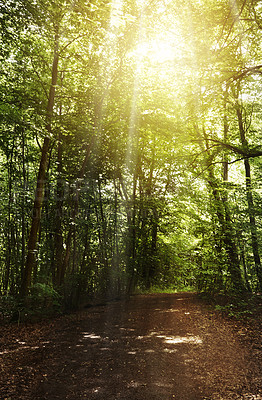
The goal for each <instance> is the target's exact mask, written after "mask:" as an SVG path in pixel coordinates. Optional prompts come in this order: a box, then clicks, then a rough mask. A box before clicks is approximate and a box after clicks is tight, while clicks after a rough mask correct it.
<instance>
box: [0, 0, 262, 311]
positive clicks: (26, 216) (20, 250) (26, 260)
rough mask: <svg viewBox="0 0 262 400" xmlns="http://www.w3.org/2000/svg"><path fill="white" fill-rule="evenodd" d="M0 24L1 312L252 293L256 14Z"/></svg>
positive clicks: (33, 7)
mask: <svg viewBox="0 0 262 400" xmlns="http://www.w3.org/2000/svg"><path fill="white" fill-rule="evenodd" d="M0 23H1V36H0V47H1V49H0V57H1V75H0V115H1V118H0V132H1V135H0V162H1V169H0V181H1V203H0V231H1V234H0V293H1V297H2V301H3V303H4V304H5V307H7V304H11V303H12V304H13V303H14V302H16V301H18V300H19V301H21V300H23V299H33V303H34V304H35V303H37V302H39V303H41V302H42V303H41V304H42V306H43V305H44V306H45V307H48V306H50V305H56V304H60V303H61V304H64V305H65V306H66V307H76V306H78V305H79V304H82V303H83V302H85V301H87V299H88V298H92V297H95V296H106V297H107V298H112V297H114V296H117V295H121V294H124V293H132V292H133V291H134V290H135V289H140V290H148V289H151V290H156V289H166V288H169V289H173V290H181V289H184V288H193V289H194V290H197V291H202V292H206V293H216V292H223V293H224V292H226V293H243V292H256V291H260V290H261V286H262V266H261V250H262V242H261V231H262V209H261V196H262V187H261V183H262V180H261V179H262V173H261V168H260V167H261V156H262V147H261V138H262V92H261V88H262V76H261V74H262V48H261V45H262V4H261V2H260V1H257V0H186V1H184V0H183V1H181V0H145V1H142V0H137V1H135V0H111V1H108V0H90V1H87V0H55V1H50V0H15V1H14V0H4V1H3V0H1V1H0ZM36 300H37V301H36Z"/></svg>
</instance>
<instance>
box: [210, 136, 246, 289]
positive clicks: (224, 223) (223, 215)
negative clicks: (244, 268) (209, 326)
mask: <svg viewBox="0 0 262 400" xmlns="http://www.w3.org/2000/svg"><path fill="white" fill-rule="evenodd" d="M203 135H204V138H205V150H206V153H207V155H208V158H207V159H206V165H207V167H208V183H209V186H210V188H211V192H212V194H213V197H214V200H215V208H216V214H217V218H218V221H219V225H220V229H221V239H222V242H223V244H224V247H225V251H226V254H227V259H228V272H229V274H230V277H231V282H232V286H233V288H234V290H235V291H236V292H245V291H246V288H245V285H244V282H243V279H242V276H241V269H240V264H239V257H238V251H237V246H236V242H235V237H234V229H233V226H232V222H231V219H230V213H229V209H228V202H227V198H226V196H225V195H223V198H222V197H221V193H220V192H221V191H220V188H219V186H218V183H217V181H216V178H215V175H214V172H213V166H212V165H211V164H212V162H211V161H212V154H211V152H210V150H209V142H208V138H207V136H206V132H205V129H203ZM203 148H204V145H203ZM224 174H225V171H224Z"/></svg>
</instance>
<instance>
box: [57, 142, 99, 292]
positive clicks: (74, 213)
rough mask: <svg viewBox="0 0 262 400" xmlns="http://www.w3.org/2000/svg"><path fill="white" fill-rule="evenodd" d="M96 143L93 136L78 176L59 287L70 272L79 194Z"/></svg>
mask: <svg viewBox="0 0 262 400" xmlns="http://www.w3.org/2000/svg"><path fill="white" fill-rule="evenodd" d="M94 141H95V137H94V136H93V138H92V139H91V142H90V143H89V145H88V146H87V149H86V155H85V158H84V161H83V163H82V166H81V168H80V170H79V172H78V174H77V176H76V192H75V198H74V202H73V206H72V212H71V219H72V223H71V224H70V227H69V231H68V234H67V238H66V242H65V244H66V248H65V253H64V257H63V261H62V263H61V264H58V263H57V265H56V268H57V269H56V275H55V282H56V285H57V286H61V285H62V284H63V282H64V277H65V273H66V271H67V270H68V266H69V260H70V254H71V247H72V237H73V233H74V229H75V221H76V217H77V214H78V208H79V192H80V187H81V180H82V178H83V177H84V174H85V170H86V166H87V163H88V160H89V157H90V154H91V151H92V149H93V146H94Z"/></svg>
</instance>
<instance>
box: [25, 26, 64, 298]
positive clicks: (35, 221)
mask: <svg viewBox="0 0 262 400" xmlns="http://www.w3.org/2000/svg"><path fill="white" fill-rule="evenodd" d="M58 44H59V34H58V32H57V33H56V34H55V44H54V58H53V67H52V83H51V86H50V90H49V98H48V104H47V125H46V129H47V132H48V136H46V137H45V138H44V143H43V146H42V154H41V161H40V165H39V171H38V176H37V184H36V191H35V200H34V206H33V210H32V223H31V229H30V233H29V238H28V244H27V257H26V262H25V267H24V271H23V276H22V281H21V287H20V295H21V297H26V296H27V294H28V291H29V287H30V285H31V277H32V271H33V268H34V264H35V260H36V258H35V255H36V250H37V246H36V244H37V236H38V232H39V227H40V220H41V209H42V204H43V199H44V188H45V177H46V168H47V161H48V151H49V144H50V136H51V120H52V115H53V109H54V101H55V90H56V85H57V76H58V59H59V54H58Z"/></svg>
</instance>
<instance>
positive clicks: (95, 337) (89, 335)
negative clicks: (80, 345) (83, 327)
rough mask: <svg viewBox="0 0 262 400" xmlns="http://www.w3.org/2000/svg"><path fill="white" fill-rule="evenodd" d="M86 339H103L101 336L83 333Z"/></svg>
mask: <svg viewBox="0 0 262 400" xmlns="http://www.w3.org/2000/svg"><path fill="white" fill-rule="evenodd" d="M83 335H84V339H102V338H101V336H99V335H95V334H94V333H86V332H84V333H83Z"/></svg>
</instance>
